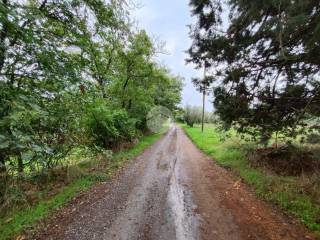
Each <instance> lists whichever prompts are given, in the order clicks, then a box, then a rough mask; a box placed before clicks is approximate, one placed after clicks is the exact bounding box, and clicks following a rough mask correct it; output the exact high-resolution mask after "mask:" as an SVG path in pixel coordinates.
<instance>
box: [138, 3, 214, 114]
mask: <svg viewBox="0 0 320 240" xmlns="http://www.w3.org/2000/svg"><path fill="white" fill-rule="evenodd" d="M188 2H189V1H188V0H137V1H136V3H137V8H136V9H135V10H133V12H132V16H133V18H134V19H136V22H137V26H138V27H139V28H141V29H145V30H146V31H147V33H148V34H149V36H151V37H152V38H154V39H158V40H160V41H164V42H165V43H166V46H165V49H166V52H167V53H168V54H159V55H158V56H157V61H158V62H160V63H163V64H164V65H166V66H167V67H168V68H169V69H170V70H171V72H172V73H173V74H174V75H179V76H181V77H183V78H184V79H185V81H184V89H183V92H182V106H185V105H186V104H190V105H196V106H201V105H202V94H200V93H199V92H198V91H196V89H195V87H194V86H193V83H192V82H191V79H192V78H193V77H200V76H202V75H203V70H201V69H198V70H197V69H195V68H194V66H192V65H191V64H186V63H185V59H186V58H187V57H188V55H187V53H185V51H186V50H188V48H189V47H190V45H191V42H192V40H191V39H190V38H189V28H188V27H187V25H189V24H191V23H192V22H193V21H194V19H192V17H191V12H190V7H189V5H188ZM211 101H212V96H207V99H206V111H212V109H213V105H212V103H211Z"/></svg>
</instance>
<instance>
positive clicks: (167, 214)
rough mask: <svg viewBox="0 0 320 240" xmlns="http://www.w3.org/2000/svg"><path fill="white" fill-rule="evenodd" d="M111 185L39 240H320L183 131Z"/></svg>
mask: <svg viewBox="0 0 320 240" xmlns="http://www.w3.org/2000/svg"><path fill="white" fill-rule="evenodd" d="M105 185H106V186H102V187H100V188H99V192H98V193H97V192H96V191H92V193H91V194H92V196H90V193H89V197H87V198H88V199H89V200H88V201H87V204H83V203H82V202H81V203H79V204H76V206H72V208H73V209H76V210H72V211H69V213H68V214H67V215H68V216H63V215H62V216H61V217H59V218H57V219H55V220H54V221H53V223H51V225H49V226H48V228H47V229H46V231H42V232H41V234H40V235H39V236H38V237H37V239H67V240H71V239H72V240H102V239H103V240H138V239H141V240H149V239H150V240H158V239H159V240H160V239H163V240H175V239H176V240H193V239H205V240H207V239H208V240H229V239H230V240H233V239H235V240H236V239H279V240H280V239H281V240H283V239H299V240H301V239H313V237H312V236H311V235H310V234H308V233H307V232H306V231H305V229H304V228H303V227H301V226H299V225H298V224H296V223H294V221H292V220H290V219H288V218H287V217H284V216H282V214H279V213H278V212H277V211H276V210H275V209H274V208H273V207H271V206H270V205H268V204H266V203H264V202H262V201H260V200H258V199H257V198H256V197H255V196H254V194H253V193H252V192H251V191H250V189H248V187H247V186H246V185H244V184H243V183H242V182H241V181H239V180H237V179H235V178H234V177H233V176H232V175H231V174H230V173H228V172H227V171H226V170H224V169H222V168H220V167H219V166H217V165H215V164H214V163H213V161H212V160H211V159H209V158H208V157H206V156H205V155H204V154H203V153H202V152H201V151H199V150H198V149H197V148H196V147H195V146H194V144H193V143H192V142H191V141H190V140H189V138H188V137H187V136H186V135H185V133H184V132H183V130H182V129H181V128H180V127H179V126H176V125H173V126H172V127H171V128H170V130H169V131H168V132H167V133H166V134H165V136H164V137H163V138H162V139H161V140H159V141H158V142H157V143H155V144H154V145H153V146H151V147H150V148H149V149H147V150H146V151H145V152H144V153H143V154H141V155H140V156H139V157H137V158H136V159H134V161H133V162H132V163H130V164H128V166H127V167H126V168H125V169H124V170H123V172H122V173H121V174H119V176H118V177H116V178H115V179H114V180H113V181H112V182H111V183H109V184H105ZM103 191H105V192H103ZM101 192H103V194H101ZM94 194H97V195H99V197H94ZM90 198H92V199H90ZM53 228H54V229H56V230H55V231H53ZM57 229H58V230H57Z"/></svg>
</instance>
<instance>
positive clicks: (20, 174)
mask: <svg viewBox="0 0 320 240" xmlns="http://www.w3.org/2000/svg"><path fill="white" fill-rule="evenodd" d="M23 169H24V167H23V160H22V158H21V156H19V157H18V173H19V176H22V175H23Z"/></svg>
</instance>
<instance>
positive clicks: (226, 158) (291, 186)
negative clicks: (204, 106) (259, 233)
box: [182, 125, 320, 237]
mask: <svg viewBox="0 0 320 240" xmlns="http://www.w3.org/2000/svg"><path fill="white" fill-rule="evenodd" d="M182 127H183V129H184V130H185V132H186V133H187V135H188V136H189V137H190V138H191V139H192V141H193V142H194V143H195V144H196V145H197V146H198V147H199V149H201V150H202V151H203V152H205V153H206V154H207V155H209V156H211V157H212V158H213V159H214V160H215V161H216V162H217V163H218V164H219V165H220V166H222V167H225V168H227V169H230V170H232V171H233V172H234V173H235V174H237V175H239V176H240V177H241V178H242V179H243V180H244V181H245V182H246V183H248V184H249V185H251V186H253V187H254V189H255V191H256V193H257V195H259V196H260V197H261V198H263V199H265V200H268V201H270V202H273V203H275V204H277V205H278V206H280V207H281V208H282V209H284V210H286V211H287V212H289V213H290V214H293V215H294V216H296V217H297V218H298V219H299V220H300V222H301V223H303V224H304V225H306V226H307V227H308V228H309V229H311V230H312V231H314V232H315V233H316V234H317V235H318V236H319V237H320V202H319V200H320V199H319V196H320V194H319V192H320V189H318V190H317V189H314V191H313V194H312V193H311V192H310V191H309V192H308V191H306V186H307V185H308V184H309V183H310V182H311V181H312V179H311V178H312V177H311V176H299V177H283V176H278V175H276V174H273V173H270V172H269V171H266V170H264V169H258V168H253V167H252V166H251V165H250V162H249V160H248V159H247V157H246V154H245V153H246V152H248V151H250V150H251V151H253V150H254V146H252V145H250V144H246V143H245V142H244V141H241V140H240V138H239V137H237V136H236V135H235V134H233V133H231V134H230V135H231V136H230V137H229V138H226V140H225V141H221V137H222V136H221V133H220V132H218V131H217V130H216V129H215V127H214V125H206V126H205V131H204V133H201V129H200V127H199V126H195V127H193V128H190V127H188V126H186V125H182Z"/></svg>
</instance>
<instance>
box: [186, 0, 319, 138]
mask: <svg viewBox="0 0 320 240" xmlns="http://www.w3.org/2000/svg"><path fill="white" fill-rule="evenodd" d="M190 5H191V7H192V13H193V14H194V15H195V16H196V17H197V20H198V21H197V23H196V24H194V25H193V26H192V27H191V37H192V39H193V43H192V46H191V47H190V49H189V56H190V58H189V61H191V62H193V63H195V64H197V65H198V66H199V67H200V66H202V65H203V63H204V62H208V63H209V64H210V71H211V72H212V75H213V76H214V77H212V78H208V81H209V83H213V85H214V86H215V88H214V95H215V100H214V105H215V108H216V111H217V113H218V114H219V115H220V117H221V119H222V120H223V121H224V122H225V123H226V125H227V126H230V125H231V124H234V123H237V126H239V128H238V130H239V131H242V132H249V133H252V134H254V135H255V134H257V133H260V136H261V139H268V138H269V137H270V136H271V135H272V133H274V132H279V131H281V132H284V133H285V134H287V135H288V136H295V135H296V134H297V132H298V131H297V130H298V129H300V130H301V129H302V128H301V127H303V126H304V119H305V118H306V116H307V114H312V115H316V116H317V115H319V113H320V111H319V110H320V107H319V106H320V92H319V88H320V81H319V67H320V55H319V52H320V2H319V1H316V0H308V1H305V0H294V1H292V0H264V1H251V0H228V1H227V3H226V4H223V3H222V2H220V1H219V0H191V3H190ZM227 9H229V10H230V12H229V19H228V21H226V19H224V17H223V16H224V12H225V11H226V10H227ZM226 22H228V24H226ZM226 25H227V27H224V26H226Z"/></svg>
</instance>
